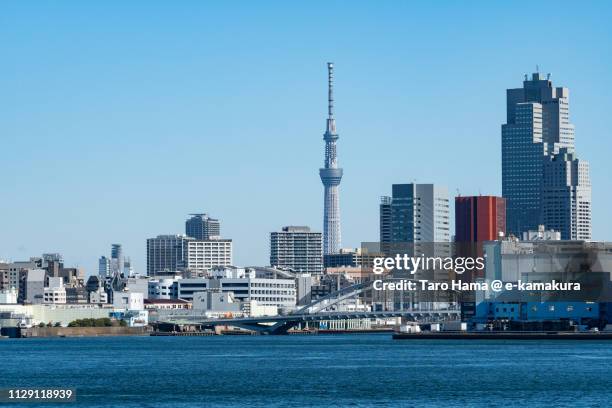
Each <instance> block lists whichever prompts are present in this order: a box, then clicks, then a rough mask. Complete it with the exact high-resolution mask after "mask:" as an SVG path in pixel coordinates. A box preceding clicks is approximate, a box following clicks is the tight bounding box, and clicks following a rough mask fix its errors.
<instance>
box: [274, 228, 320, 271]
mask: <svg viewBox="0 0 612 408" xmlns="http://www.w3.org/2000/svg"><path fill="white" fill-rule="evenodd" d="M321 238H322V237H321V233H320V232H312V231H310V228H309V227H300V226H287V227H283V228H282V230H281V231H278V232H272V233H270V265H272V266H275V267H280V268H290V269H293V270H294V271H296V272H301V273H312V274H320V273H322V272H323V247H322V239H321Z"/></svg>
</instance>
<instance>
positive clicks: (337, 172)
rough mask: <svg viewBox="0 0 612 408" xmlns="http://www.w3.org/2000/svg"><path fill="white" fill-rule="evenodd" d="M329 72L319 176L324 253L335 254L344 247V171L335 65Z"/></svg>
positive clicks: (329, 66) (328, 69) (330, 65)
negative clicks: (336, 112) (340, 162)
mask: <svg viewBox="0 0 612 408" xmlns="http://www.w3.org/2000/svg"><path fill="white" fill-rule="evenodd" d="M327 71H328V105H327V127H326V130H325V134H324V135H323V140H325V163H324V165H325V166H324V168H322V169H319V175H320V176H321V181H322V182H323V187H324V190H325V191H324V200H323V253H324V254H333V253H336V252H338V250H339V249H340V247H341V246H342V239H341V232H340V194H339V192H338V186H339V185H340V181H341V180H342V169H341V168H339V167H338V156H337V153H336V141H337V140H338V134H337V133H336V119H335V118H334V88H333V87H334V64H333V63H331V62H328V63H327Z"/></svg>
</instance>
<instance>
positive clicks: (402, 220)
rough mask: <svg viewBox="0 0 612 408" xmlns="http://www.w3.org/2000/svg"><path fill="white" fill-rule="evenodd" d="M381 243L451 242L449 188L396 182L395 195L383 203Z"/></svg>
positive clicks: (393, 192)
mask: <svg viewBox="0 0 612 408" xmlns="http://www.w3.org/2000/svg"><path fill="white" fill-rule="evenodd" d="M380 240H381V242H383V243H385V242H432V243H446V242H450V210H449V200H448V191H447V189H446V187H441V186H437V185H434V184H414V183H412V184H393V187H392V196H391V197H382V199H381V204H380Z"/></svg>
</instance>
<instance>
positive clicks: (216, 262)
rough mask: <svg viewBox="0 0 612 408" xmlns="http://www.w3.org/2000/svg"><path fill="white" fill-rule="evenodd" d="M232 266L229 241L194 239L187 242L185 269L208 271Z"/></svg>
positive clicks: (230, 243) (230, 242) (230, 241)
mask: <svg viewBox="0 0 612 408" xmlns="http://www.w3.org/2000/svg"><path fill="white" fill-rule="evenodd" d="M230 265H232V240H231V239H220V238H218V239H217V238H216V239H209V240H200V239H194V240H189V241H188V242H187V258H186V259H185V267H186V268H187V269H189V270H190V271H202V270H208V269H210V268H212V267H215V266H230Z"/></svg>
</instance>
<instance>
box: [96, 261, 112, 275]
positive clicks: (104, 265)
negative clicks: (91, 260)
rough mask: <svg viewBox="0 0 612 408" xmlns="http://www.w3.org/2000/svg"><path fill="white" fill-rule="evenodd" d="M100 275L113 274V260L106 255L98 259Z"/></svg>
mask: <svg viewBox="0 0 612 408" xmlns="http://www.w3.org/2000/svg"><path fill="white" fill-rule="evenodd" d="M98 276H100V277H103V278H104V277H106V276H111V260H110V259H109V258H107V257H105V256H104V255H102V256H101V257H100V259H98Z"/></svg>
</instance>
